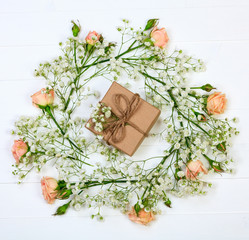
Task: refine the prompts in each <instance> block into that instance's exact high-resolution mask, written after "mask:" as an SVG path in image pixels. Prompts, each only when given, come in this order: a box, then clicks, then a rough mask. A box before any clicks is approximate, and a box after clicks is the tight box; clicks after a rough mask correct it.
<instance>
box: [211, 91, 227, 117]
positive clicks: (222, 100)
mask: <svg viewBox="0 0 249 240" xmlns="http://www.w3.org/2000/svg"><path fill="white" fill-rule="evenodd" d="M226 104H227V99H226V95H225V94H222V93H221V92H215V93H213V94H211V95H210V96H209V97H208V99H207V110H208V112H209V113H211V114H221V113H224V110H225V108H226Z"/></svg>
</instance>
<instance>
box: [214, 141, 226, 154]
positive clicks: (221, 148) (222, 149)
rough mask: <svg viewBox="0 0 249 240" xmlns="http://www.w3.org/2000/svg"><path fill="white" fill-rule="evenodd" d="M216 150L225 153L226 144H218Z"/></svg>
mask: <svg viewBox="0 0 249 240" xmlns="http://www.w3.org/2000/svg"><path fill="white" fill-rule="evenodd" d="M216 148H217V149H218V150H219V151H221V152H225V151H226V143H225V142H222V143H219V144H218V145H217V146H216Z"/></svg>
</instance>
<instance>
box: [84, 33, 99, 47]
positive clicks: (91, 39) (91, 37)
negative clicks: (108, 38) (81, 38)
mask: <svg viewBox="0 0 249 240" xmlns="http://www.w3.org/2000/svg"><path fill="white" fill-rule="evenodd" d="M99 39H100V34H98V33H97V32H95V31H93V32H89V33H88V35H87V36H86V42H87V43H88V44H90V45H94V44H95V43H96V42H97V41H99Z"/></svg>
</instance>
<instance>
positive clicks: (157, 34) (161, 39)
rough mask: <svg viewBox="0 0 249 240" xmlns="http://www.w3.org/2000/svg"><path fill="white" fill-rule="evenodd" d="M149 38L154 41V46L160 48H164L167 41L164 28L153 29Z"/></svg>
mask: <svg viewBox="0 0 249 240" xmlns="http://www.w3.org/2000/svg"><path fill="white" fill-rule="evenodd" d="M150 36H151V38H153V39H154V42H153V43H154V45H155V46H157V47H160V48H165V47H166V44H167V42H168V41H169V38H168V35H167V32H166V30H165V28H161V29H158V28H157V27H154V29H153V30H152V31H151V33H150Z"/></svg>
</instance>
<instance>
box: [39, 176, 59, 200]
mask: <svg viewBox="0 0 249 240" xmlns="http://www.w3.org/2000/svg"><path fill="white" fill-rule="evenodd" d="M57 186H58V183H57V181H56V180H55V179H54V178H51V177H43V178H42V179H41V188H42V194H43V197H44V199H45V200H46V201H47V202H48V203H49V204H52V203H54V201H55V199H56V198H57V190H56V188H57Z"/></svg>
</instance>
